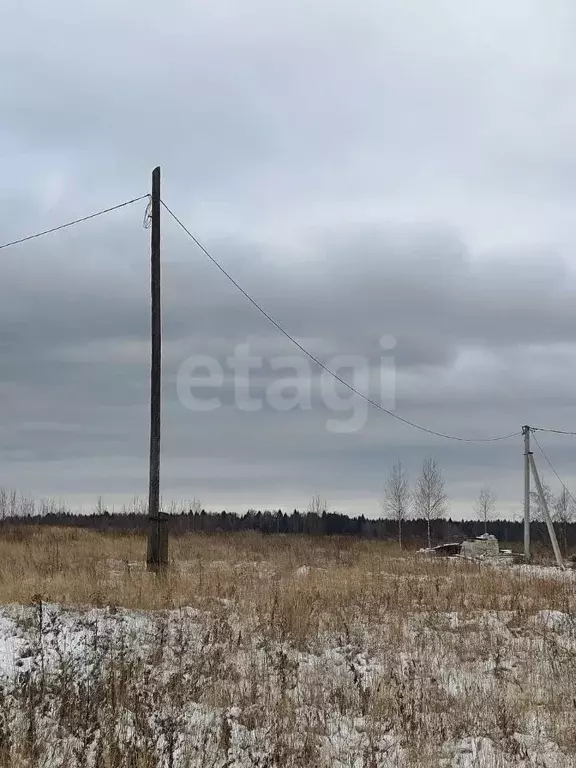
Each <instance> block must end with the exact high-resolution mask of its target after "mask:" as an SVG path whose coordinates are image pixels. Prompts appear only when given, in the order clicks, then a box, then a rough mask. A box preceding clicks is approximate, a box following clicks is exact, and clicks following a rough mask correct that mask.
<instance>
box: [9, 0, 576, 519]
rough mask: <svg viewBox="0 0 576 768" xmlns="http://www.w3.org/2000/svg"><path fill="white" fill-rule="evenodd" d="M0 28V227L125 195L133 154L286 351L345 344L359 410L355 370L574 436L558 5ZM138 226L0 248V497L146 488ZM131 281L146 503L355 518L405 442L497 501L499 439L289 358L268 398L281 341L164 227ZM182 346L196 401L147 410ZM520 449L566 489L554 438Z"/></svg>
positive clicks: (570, 177) (34, 22)
mask: <svg viewBox="0 0 576 768" xmlns="http://www.w3.org/2000/svg"><path fill="white" fill-rule="evenodd" d="M0 22H1V29H2V45H1V46H0V117H1V119H0V139H1V142H0V163H1V171H2V172H1V173H0V240H1V241H2V242H5V241H8V240H11V239H13V238H17V237H20V236H23V235H26V234H29V233H30V232H33V231H37V230H41V229H44V228H47V227H50V226H54V225H56V224H59V223H61V222H63V221H66V220H68V219H69V218H75V217H76V216H80V215H84V214H86V213H90V212H91V211H93V210H96V209H99V208H103V207H107V206H108V205H113V204H115V203H118V202H121V201H122V200H124V199H127V198H131V197H134V196H137V195H140V194H144V193H146V192H147V191H148V189H149V186H150V171H151V169H152V167H153V166H154V165H156V164H160V165H161V166H162V171H163V196H164V198H165V200H166V202H167V203H168V205H170V206H171V207H172V208H173V209H174V210H175V212H176V213H177V214H178V215H179V216H180V217H181V218H182V219H183V220H184V221H185V222H186V224H187V225H188V226H189V227H190V228H191V229H192V230H193V231H194V232H195V234H196V235H197V236H198V237H199V238H200V239H201V240H202V241H203V242H204V243H205V245H206V246H207V247H209V248H210V250H211V252H212V253H213V255H214V256H216V257H217V258H218V259H219V260H220V261H221V262H222V264H223V265H224V266H225V268H226V269H227V270H229V271H230V272H231V273H232V275H233V276H234V277H236V279H238V280H239V281H240V282H241V284H242V285H243V287H244V288H245V289H246V290H247V291H249V292H250V293H251V294H252V295H253V296H254V297H255V298H256V299H257V300H258V301H260V302H261V303H262V304H263V306H264V307H265V308H266V309H267V311H269V312H270V313H271V314H272V315H273V316H274V317H275V318H276V320H277V321H278V322H280V323H281V324H282V325H284V326H285V327H286V329H287V330H288V331H289V332H290V333H292V334H293V335H294V336H295V337H296V338H297V339H298V340H299V341H300V343H302V344H304V345H305V346H307V347H309V348H310V350H311V351H312V352H313V353H314V354H315V355H317V356H318V357H319V358H320V359H321V360H322V361H323V362H324V363H325V364H327V365H332V364H337V363H338V359H337V357H336V356H338V355H356V356H358V361H359V362H358V365H359V366H360V368H362V361H364V363H363V364H364V366H365V367H366V370H367V371H368V374H369V375H368V383H369V389H368V390H366V391H367V393H368V394H369V395H370V396H371V397H374V398H376V399H378V400H379V402H380V396H381V393H380V392H379V390H378V388H377V386H376V381H377V379H378V376H379V372H380V369H381V368H382V367H384V370H385V372H386V382H387V385H386V386H387V390H386V392H385V393H384V395H385V396H384V399H383V400H382V402H383V404H384V405H385V406H386V407H389V406H390V407H393V409H394V410H395V411H396V412H397V413H398V414H400V415H402V416H403V417H406V418H408V419H410V420H413V421H416V422H419V423H421V424H423V425H425V426H427V427H428V428H430V429H433V430H437V431H442V432H449V433H451V434H456V435H462V436H464V437H490V436H493V435H500V434H506V433H509V432H514V431H517V430H519V429H520V428H521V426H522V424H525V423H528V424H533V425H537V426H545V427H556V428H560V429H566V430H574V431H576V390H575V385H574V379H575V376H576V347H575V339H576V291H575V288H576V278H575V266H576V253H575V249H574V246H575V245H576V139H575V137H576V103H575V102H574V98H573V95H574V91H575V88H576V52H575V50H574V45H573V43H574V37H575V33H576V7H575V6H574V4H573V3H571V2H568V0H565V1H562V0H552V1H551V2H548V3H543V2H536V1H535V0H522V1H521V2H520V0H514V1H512V2H508V3H505V4H502V3H501V2H496V1H495V0H487V1H486V2H483V3H473V2H462V0H432V2H431V1H430V0H425V1H424V0H413V2H406V1H405V0H393V1H391V0H364V2H362V3H353V2H352V1H351V0H346V1H345V2H344V1H343V0H329V1H328V0H315V2H309V0H307V1H306V2H304V0H278V1H277V2H270V0H244V2H242V3H239V2H237V1H233V0H198V1H197V2H185V0H171V2H169V3H165V4H161V3H156V2H155V3H152V2H150V1H149V0H145V2H139V3H135V2H132V0H126V1H125V2H123V3H113V2H112V0H100V2H98V3H96V2H94V3H85V4H82V7H81V8H80V7H79V5H78V3H77V2H72V0H54V1H53V2H51V3H37V2H32V0H5V2H4V3H3V4H2V9H1V11H0ZM144 213H145V203H139V204H136V205H134V206H132V207H131V208H126V209H123V210H122V211H119V212H116V213H114V214H111V215H109V216H107V217H103V218H100V219H96V220H94V221H92V222H89V223H86V224H83V225H81V226H78V227H77V228H74V229H69V230H66V231H64V232H61V233H58V234H56V235H51V236H48V237H45V238H42V239H39V240H36V241H33V242H30V243H26V244H24V245H21V246H17V247H14V248H10V249H5V250H3V251H1V256H0V258H1V259H2V278H1V280H0V329H1V330H0V352H1V357H0V403H1V406H0V413H1V417H0V473H1V474H0V485H4V486H6V487H9V488H17V489H19V490H20V491H22V492H23V493H27V494H33V495H34V496H36V497H40V496H53V497H59V498H63V499H65V500H67V501H68V502H69V503H70V504H71V505H73V506H83V507H84V508H86V509H89V508H91V507H92V506H93V505H94V503H95V501H96V499H97V497H98V496H99V495H101V496H102V497H103V499H104V502H105V503H106V504H107V505H109V506H110V507H111V506H112V505H116V507H117V508H118V507H119V506H121V505H122V504H123V503H125V502H126V501H127V500H129V499H130V498H132V497H133V496H135V495H139V496H144V495H145V494H146V493H147V469H148V467H147V462H148V424H147V418H148V396H149V380H148V375H149V368H148V358H149V346H148V344H149V342H148V338H149V250H148V248H149V245H148V241H149V231H148V230H145V229H144V228H143V226H142V221H143V217H144ZM163 277H164V286H163V300H164V342H165V348H164V362H165V365H164V373H165V378H164V391H163V397H164V420H163V465H162V493H163V496H164V498H165V499H166V500H170V499H181V498H192V497H196V498H199V499H200V500H201V501H202V503H203V504H204V505H205V506H206V508H209V509H214V510H221V509H223V508H226V509H231V510H237V511H243V510H245V509H246V508H247V507H255V508H260V509H264V508H276V509H277V508H282V509H284V510H290V509H293V508H294V507H300V508H302V507H305V506H306V504H307V502H308V500H309V499H310V497H311V495H312V494H315V493H319V494H321V495H322V496H323V497H324V498H326V499H327V500H328V501H329V502H330V504H331V506H332V508H335V509H337V510H340V511H344V512H347V513H350V514H358V513H364V514H366V515H377V514H379V512H380V507H379V502H380V497H381V493H382V487H383V484H384V481H385V478H386V475H387V473H388V471H389V469H390V467H391V465H392V464H393V463H394V461H395V460H396V459H397V458H400V459H401V460H402V461H403V462H404V464H405V465H406V467H407V470H408V472H409V474H410V477H411V479H412V480H414V479H415V477H416V475H417V473H418V469H419V466H420V465H421V462H422V460H423V459H424V458H426V457H427V456H432V457H434V458H436V459H437V460H438V462H439V463H440V465H441V467H442V469H443V471H444V475H445V478H446V482H447V490H448V493H449V497H450V511H451V514H453V515H454V516H460V515H466V514H470V512H471V509H472V505H473V501H474V498H475V496H477V494H478V490H479V487H480V486H481V485H482V484H483V483H489V484H490V485H491V486H492V488H493V490H494V491H495V493H496V495H497V497H498V500H499V502H498V510H499V512H500V513H501V514H502V515H511V514H513V513H514V512H517V511H518V510H519V509H520V508H521V500H522V492H523V478H522V462H523V457H522V450H523V448H522V440H521V438H520V437H516V438H513V439H511V440H508V441H502V442H497V443H489V444H463V443H459V442H454V441H448V440H443V439H440V438H436V437H432V436H430V435H428V434H425V433H422V432H419V431H417V430H413V429H411V428H409V427H406V426H405V425H402V424H400V423H398V422H397V421H395V420H393V419H391V418H389V417H388V416H386V415H385V414H383V413H381V412H379V411H377V410H376V409H373V408H370V409H368V411H367V412H366V416H365V418H364V416H363V411H362V407H363V404H362V401H358V400H355V401H353V400H351V398H353V396H352V395H351V393H350V392H346V390H345V389H343V388H342V387H337V388H336V389H335V390H334V391H332V390H331V389H330V388H329V385H328V382H327V381H326V380H325V378H322V377H321V376H320V372H319V371H318V370H317V369H315V368H314V367H313V366H312V365H308V364H307V363H306V362H305V360H304V359H303V358H302V356H301V355H300V358H301V360H300V361H299V362H298V361H293V360H292V364H293V365H295V366H299V370H300V376H301V378H300V386H301V390H302V391H303V392H304V395H306V392H308V395H309V396H310V402H309V403H308V402H307V401H306V397H305V396H304V395H303V396H302V398H303V399H302V402H301V405H304V406H307V405H310V406H311V407H298V408H294V409H291V410H279V409H278V408H277V407H275V405H274V403H275V402H276V401H275V400H274V398H273V397H272V396H271V395H270V392H271V391H272V392H274V389H272V390H271V388H273V387H277V388H278V387H280V386H281V385H282V382H283V381H285V377H286V371H285V370H284V368H285V366H287V365H288V363H290V359H291V358H293V357H294V355H297V354H299V353H298V351H297V350H295V349H294V348H292V347H291V346H290V344H289V342H288V341H287V340H286V339H284V338H282V337H281V336H280V335H279V334H278V332H277V331H276V330H275V329H274V328H273V327H272V326H271V325H269V324H268V323H267V322H266V320H265V319H264V318H263V317H261V316H260V315H259V314H258V313H257V311H256V310H255V309H254V307H253V306H251V305H250V304H249V303H248V302H247V301H246V299H245V298H244V297H242V296H241V295H240V294H238V292H237V291H236V289H235V288H234V287H233V286H232V285H231V284H230V283H228V282H227V280H226V279H225V278H224V277H223V275H222V274H220V273H219V272H218V271H217V269H215V267H214V266H213V265H212V264H210V262H208V261H207V259H206V257H205V256H203V255H202V254H201V253H200V252H199V251H198V250H196V249H195V248H194V247H193V244H192V243H191V242H190V241H189V240H188V239H187V237H186V235H185V234H184V233H183V232H182V231H181V230H179V229H178V228H177V226H176V225H175V224H174V222H173V221H171V220H169V218H168V217H167V216H165V218H164V222H163ZM382 337H387V340H388V343H389V346H388V349H387V350H385V351H383V350H382V347H381V346H380V339H381V338H382ZM391 339H392V340H394V341H395V347H394V348H393V349H390V341H391ZM246 344H247V345H248V347H247V348H246V347H244V349H248V351H249V353H250V354H252V355H253V356H261V357H262V365H261V366H260V368H259V369H258V370H255V371H253V372H252V374H251V376H250V378H249V380H248V381H246V377H244V378H242V376H241V375H239V374H238V373H236V374H234V370H233V368H232V367H231V366H230V361H229V358H230V357H232V356H234V355H235V354H236V355H238V354H239V353H238V345H246ZM235 350H236V352H235ZM198 356H207V357H208V358H210V359H211V360H212V361H213V367H214V366H215V368H214V370H215V371H216V373H215V374H214V370H213V372H212V373H213V377H212V379H211V380H210V382H211V383H210V382H206V383H207V386H203V387H196V389H195V390H194V394H195V397H196V398H197V399H199V400H202V401H204V402H205V401H206V400H207V399H209V398H215V397H216V398H218V400H219V403H220V407H218V408H216V409H214V410H209V411H208V410H206V411H203V412H198V411H197V410H190V409H189V408H187V407H186V403H185V402H182V395H181V393H180V397H179V387H178V386H177V384H178V381H180V383H182V372H183V371H184V373H185V372H186V370H187V368H186V366H188V367H189V366H190V358H193V360H196V362H198V360H199V359H201V358H199V357H198ZM382 357H384V358H385V359H384V362H382ZM186 361H188V362H186ZM392 362H393V363H394V376H392V374H391V371H392ZM218 367H219V368H220V370H221V374H222V376H221V378H220V373H219V372H218ZM179 371H180V378H179V377H178V372H179ZM306 371H308V374H307V373H306ZM188 372H189V371H188ZM208 373H209V371H208V370H206V369H205V370H204V371H203V376H204V377H205V378H207V377H208ZM340 374H341V375H342V376H343V377H344V378H350V380H351V377H352V376H355V375H357V377H358V378H357V379H355V381H356V383H357V384H358V386H360V387H361V388H362V387H363V386H364V383H365V382H364V378H363V375H362V370H357V371H356V374H355V373H354V372H353V371H348V372H347V371H345V370H342V371H340ZM292 375H293V374H292ZM208 384H209V386H208ZM247 384H248V385H249V387H250V395H251V397H253V398H255V399H259V400H260V401H261V403H262V407H261V408H260V409H259V410H246V409H245V408H242V407H239V403H238V398H239V397H244V396H245V395H246V385H247ZM392 384H394V386H393V387H392ZM242 387H244V389H242ZM188 404H189V403H188ZM335 408H340V410H335ZM352 417H355V418H357V419H358V424H361V428H360V427H358V428H356V429H352V430H351V429H347V430H346V429H345V430H344V431H342V429H341V427H342V425H343V424H345V423H346V422H348V424H350V423H351V421H350V419H351V418H352ZM334 422H338V424H336V428H334ZM363 422H365V423H363ZM330 424H331V425H332V426H330ZM540 440H541V443H542V445H543V446H544V447H545V449H546V451H547V453H548V455H549V457H550V458H551V459H552V461H553V463H554V465H555V467H556V469H557V470H558V472H560V474H561V475H562V476H563V477H564V478H565V480H566V482H567V484H568V486H569V487H573V488H576V468H575V467H574V461H573V458H574V456H575V455H576V438H570V437H561V436H557V435H553V434H542V435H541V437H540ZM541 464H542V468H543V474H544V477H545V479H546V480H549V481H550V482H551V484H552V485H553V487H554V488H555V489H556V490H557V489H558V483H557V482H556V484H554V483H553V482H552V481H553V480H554V478H553V477H552V476H551V473H550V472H549V471H547V470H546V468H545V465H544V462H543V461H542V462H541Z"/></svg>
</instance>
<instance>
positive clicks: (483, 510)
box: [475, 485, 496, 533]
mask: <svg viewBox="0 0 576 768" xmlns="http://www.w3.org/2000/svg"><path fill="white" fill-rule="evenodd" d="M495 508H496V497H495V496H494V494H493V493H492V489H491V488H490V486H489V485H483V486H482V488H480V493H479V494H478V498H477V500H476V506H475V510H476V514H477V515H478V518H479V519H480V520H481V521H482V522H483V523H484V533H488V521H489V520H491V519H492V518H493V516H494V509H495Z"/></svg>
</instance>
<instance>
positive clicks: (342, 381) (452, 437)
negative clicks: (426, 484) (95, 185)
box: [161, 200, 521, 443]
mask: <svg viewBox="0 0 576 768" xmlns="http://www.w3.org/2000/svg"><path fill="white" fill-rule="evenodd" d="M161 202H162V205H163V206H164V208H165V209H166V211H167V212H168V213H169V214H170V216H171V217H172V218H173V219H174V221H175V222H176V223H177V224H178V225H179V226H180V227H181V228H182V229H183V230H184V232H186V234H187V235H188V237H190V238H191V240H192V241H193V242H194V243H195V244H196V246H197V247H198V248H199V249H200V250H201V251H202V253H204V255H205V256H207V257H208V259H210V261H211V262H212V263H213V264H214V266H215V267H217V268H218V269H219V270H220V272H222V274H223V275H224V276H225V277H226V278H227V279H228V280H229V281H230V282H231V283H232V285H234V286H235V287H236V288H237V289H238V290H239V291H240V293H241V294H242V295H243V296H244V297H245V298H246V299H248V301H249V302H250V303H251V304H252V305H253V306H254V307H255V308H256V309H257V310H258V312H260V314H261V315H263V316H264V317H265V318H266V320H268V322H270V323H271V324H272V325H273V326H274V327H275V328H276V329H277V330H278V331H280V333H281V334H282V335H283V336H285V337H286V338H287V339H288V340H289V341H290V342H291V343H292V344H294V346H296V347H297V348H298V349H299V350H300V351H301V352H302V353H303V354H305V355H306V357H308V358H309V359H310V360H312V362H314V363H316V365H317V366H319V367H320V368H321V369H322V370H323V371H325V372H326V373H327V374H329V375H330V376H332V378H333V379H335V380H336V381H338V382H339V383H340V384H342V385H343V386H345V387H346V388H347V389H349V390H350V391H351V392H353V393H354V394H355V395H358V397H361V398H362V399H363V400H365V401H366V402H367V403H369V404H370V405H373V406H374V407H375V408H378V410H380V411H383V412H384V413H386V414H387V415H388V416H391V417H392V418H393V419H396V420H397V421H400V422H402V423H403V424H407V425H408V426H409V427H413V428H414V429H419V430H420V431H421V432H427V433H428V434H429V435H435V436H436V437H443V438H446V439H447V440H458V441H459V442H462V443H493V442H496V441H497V440H508V439H509V438H511V437H516V436H517V435H520V434H521V432H520V431H518V432H512V433H511V434H508V435H500V436H498V437H477V438H466V437H459V436H457V435H449V434H446V433H444V432H437V431H436V430H434V429H428V427H424V426H422V425H421V424H417V423H415V422H413V421H409V420H408V419H405V418H403V417H402V416H399V415H398V414H397V413H394V412H393V411H389V410H388V409H387V408H384V406H382V405H380V403H377V402H376V401H375V400H372V399H371V398H370V397H367V396H366V395H364V394H362V392H359V391H358V390H357V389H356V388H355V387H353V386H352V385H351V384H349V383H348V382H347V381H346V380H345V379H342V378H341V377H340V376H338V374H337V373H335V372H334V371H332V370H331V369H330V368H328V367H327V366H326V365H324V363H322V362H321V361H320V360H319V359H318V358H317V357H316V356H315V355H313V354H312V352H309V351H308V350H307V349H306V348H305V347H303V346H302V344H300V342H299V341H297V340H296V339H295V338H294V336H292V335H291V334H290V333H288V331H286V330H285V329H284V328H283V327H282V326H281V325H280V323H278V322H277V321H276V320H274V318H273V317H272V316H271V315H270V314H269V313H268V312H267V311H266V310H265V309H264V308H263V307H262V306H261V305H260V304H259V303H258V302H257V301H256V300H255V299H254V298H252V296H250V294H249V293H247V292H246V291H245V290H244V288H242V286H241V285H240V284H239V283H238V282H237V281H236V280H235V279H234V278H233V277H232V275H230V273H229V272H227V271H226V270H225V269H224V267H223V266H222V265H221V264H220V263H219V262H218V261H217V260H216V259H215V258H214V257H213V256H212V255H211V254H210V252H209V251H208V250H207V249H206V248H205V247H204V246H203V245H202V243H201V242H200V241H199V240H198V239H197V238H196V237H195V236H194V235H193V234H192V232H190V230H189V229H188V228H187V227H186V226H185V225H184V224H183V222H182V221H181V220H180V219H179V218H178V216H176V214H175V213H174V212H173V211H171V210H170V208H169V207H168V206H167V205H166V203H165V202H164V201H163V200H162V201H161Z"/></svg>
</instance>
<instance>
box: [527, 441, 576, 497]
mask: <svg viewBox="0 0 576 768" xmlns="http://www.w3.org/2000/svg"><path fill="white" fill-rule="evenodd" d="M546 431H547V432H555V431H556V430H554V429H549V430H546ZM532 433H534V428H532ZM533 437H534V442H535V443H536V445H537V446H538V448H539V449H540V452H541V454H542V456H544V458H545V459H546V462H547V463H548V466H549V467H550V469H551V470H552V472H554V474H555V475H556V478H557V479H558V480H559V481H560V485H561V486H562V488H564V490H565V491H566V493H567V494H568V496H570V498H571V499H572V501H573V502H574V504H576V499H575V498H574V496H572V494H571V493H570V491H569V490H568V488H567V487H566V484H565V483H564V481H563V480H562V478H561V477H560V475H559V474H558V472H556V470H555V469H554V466H553V465H552V462H551V461H550V459H549V458H548V456H547V455H546V452H545V450H544V448H542V446H541V445H540V443H539V442H538V438H537V437H536V435H534V434H533Z"/></svg>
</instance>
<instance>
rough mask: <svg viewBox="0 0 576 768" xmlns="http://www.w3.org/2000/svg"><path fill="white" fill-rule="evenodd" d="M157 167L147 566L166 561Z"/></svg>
mask: <svg viewBox="0 0 576 768" xmlns="http://www.w3.org/2000/svg"><path fill="white" fill-rule="evenodd" d="M160 210H161V197H160V168H159V167H158V168H154V170H153V171H152V197H151V211H150V219H151V229H150V289H151V337H152V358H151V367H150V475H149V489H148V524H149V528H148V552H147V557H146V563H147V567H148V570H151V571H159V570H161V569H163V568H164V567H165V566H166V565H167V564H168V537H167V533H168V531H167V528H166V526H167V520H166V516H165V515H163V514H162V513H161V512H160V417H161V406H162V313H161V291H160V286H161V282H160V280H161V276H160Z"/></svg>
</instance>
